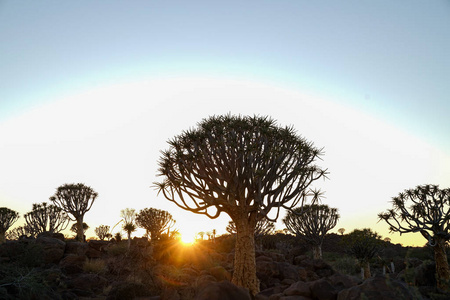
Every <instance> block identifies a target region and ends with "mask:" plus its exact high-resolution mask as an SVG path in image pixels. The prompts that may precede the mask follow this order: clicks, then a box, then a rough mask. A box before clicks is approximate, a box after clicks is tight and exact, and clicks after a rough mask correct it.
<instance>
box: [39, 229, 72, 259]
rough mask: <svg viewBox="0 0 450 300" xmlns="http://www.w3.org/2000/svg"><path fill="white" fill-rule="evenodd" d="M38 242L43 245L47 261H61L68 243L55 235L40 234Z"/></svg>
mask: <svg viewBox="0 0 450 300" xmlns="http://www.w3.org/2000/svg"><path fill="white" fill-rule="evenodd" d="M36 244H37V245H40V246H41V247H42V257H43V259H44V262H45V263H55V264H57V263H59V261H60V260H61V259H62V257H63V255H64V249H65V248H66V243H65V242H63V241H61V240H60V239H57V238H53V237H46V236H40V237H38V238H37V239H36Z"/></svg>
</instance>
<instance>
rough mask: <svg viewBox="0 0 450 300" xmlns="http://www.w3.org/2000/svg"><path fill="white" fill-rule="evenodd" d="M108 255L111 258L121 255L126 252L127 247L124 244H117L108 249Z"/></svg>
mask: <svg viewBox="0 0 450 300" xmlns="http://www.w3.org/2000/svg"><path fill="white" fill-rule="evenodd" d="M107 251H108V254H109V255H112V256H119V255H123V254H125V253H126V252H127V245H126V244H124V243H118V244H114V245H110V246H109V247H108V250H107Z"/></svg>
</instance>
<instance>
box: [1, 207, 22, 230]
mask: <svg viewBox="0 0 450 300" xmlns="http://www.w3.org/2000/svg"><path fill="white" fill-rule="evenodd" d="M18 218H19V213H18V212H17V211H14V210H12V209H9V208H7V207H0V233H2V234H5V233H6V231H7V230H8V229H9V227H11V226H12V224H14V222H16V221H17V219H18Z"/></svg>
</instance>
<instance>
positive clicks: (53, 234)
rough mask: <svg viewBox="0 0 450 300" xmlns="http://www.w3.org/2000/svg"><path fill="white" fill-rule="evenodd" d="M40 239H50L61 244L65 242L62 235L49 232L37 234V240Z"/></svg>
mask: <svg viewBox="0 0 450 300" xmlns="http://www.w3.org/2000/svg"><path fill="white" fill-rule="evenodd" d="M40 237H50V238H54V239H58V240H61V241H63V242H64V241H65V240H66V239H65V238H64V234H62V233H59V232H49V231H46V232H41V233H39V234H38V236H37V238H40Z"/></svg>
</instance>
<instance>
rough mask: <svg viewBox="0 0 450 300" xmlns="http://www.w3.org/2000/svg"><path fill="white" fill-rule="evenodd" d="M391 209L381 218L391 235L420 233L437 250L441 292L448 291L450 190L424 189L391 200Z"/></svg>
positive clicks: (435, 253)
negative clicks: (447, 246)
mask: <svg viewBox="0 0 450 300" xmlns="http://www.w3.org/2000/svg"><path fill="white" fill-rule="evenodd" d="M392 206H393V207H392V209H389V210H388V211H387V212H385V213H380V214H379V215H378V217H379V218H380V220H384V221H385V222H386V223H387V224H388V225H389V230H390V231H391V232H399V233H400V234H402V233H410V232H420V233H421V234H422V236H423V237H424V238H425V239H427V241H428V245H429V246H431V247H432V248H433V250H434V259H435V263H436V278H437V279H438V280H437V285H438V287H439V288H441V289H444V290H449V289H450V285H449V281H450V271H449V266H448V261H447V255H446V253H445V244H446V243H447V242H448V241H449V240H450V189H448V188H447V189H439V186H437V185H422V186H417V187H416V188H415V189H409V190H405V191H404V192H403V193H399V195H398V196H396V197H393V198H392Z"/></svg>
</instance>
